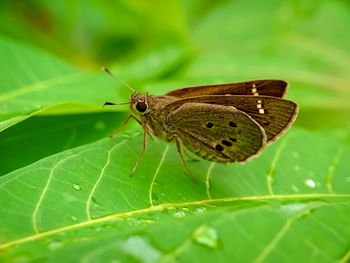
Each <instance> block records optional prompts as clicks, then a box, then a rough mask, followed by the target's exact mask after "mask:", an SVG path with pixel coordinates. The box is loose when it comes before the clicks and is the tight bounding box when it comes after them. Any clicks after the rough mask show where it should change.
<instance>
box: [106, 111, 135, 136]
mask: <svg viewBox="0 0 350 263" xmlns="http://www.w3.org/2000/svg"><path fill="white" fill-rule="evenodd" d="M130 118H133V119H135V120H136V121H137V122H138V123H139V124H140V125H142V124H141V121H140V120H139V119H138V118H136V117H135V116H134V115H132V114H130V115H129V116H128V117H126V119H125V121H124V122H123V123H122V125H120V126H119V127H118V129H116V130H115V131H114V132H112V133H111V134H110V135H108V137H111V138H112V137H113V136H114V135H116V134H117V133H118V132H119V131H120V129H121V128H123V127H124V125H125V124H127V123H128V121H129V119H130Z"/></svg>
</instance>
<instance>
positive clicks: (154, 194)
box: [152, 193, 159, 202]
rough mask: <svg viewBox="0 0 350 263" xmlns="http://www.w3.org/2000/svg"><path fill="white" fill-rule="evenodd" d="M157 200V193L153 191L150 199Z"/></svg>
mask: <svg viewBox="0 0 350 263" xmlns="http://www.w3.org/2000/svg"><path fill="white" fill-rule="evenodd" d="M158 200H159V197H158V195H157V194H156V193H153V194H152V201H153V202H156V201H158Z"/></svg>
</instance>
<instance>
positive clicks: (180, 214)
mask: <svg viewBox="0 0 350 263" xmlns="http://www.w3.org/2000/svg"><path fill="white" fill-rule="evenodd" d="M173 216H174V217H176V218H182V217H185V216H186V214H185V212H184V211H182V210H179V211H175V212H174V213H173Z"/></svg>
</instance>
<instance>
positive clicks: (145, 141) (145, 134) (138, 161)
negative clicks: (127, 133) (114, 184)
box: [129, 123, 148, 176]
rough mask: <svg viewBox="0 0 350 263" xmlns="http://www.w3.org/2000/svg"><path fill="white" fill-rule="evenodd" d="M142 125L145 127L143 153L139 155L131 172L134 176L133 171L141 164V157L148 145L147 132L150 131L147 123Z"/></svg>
mask: <svg viewBox="0 0 350 263" xmlns="http://www.w3.org/2000/svg"><path fill="white" fill-rule="evenodd" d="M141 125H142V127H143V129H144V133H143V148H142V151H141V154H140V156H139V159H138V160H137V162H136V164H135V166H134V168H133V169H132V171H131V173H130V174H129V176H132V175H133V173H134V172H135V170H136V168H137V166H138V165H139V163H140V161H141V157H142V155H143V153H144V151H145V150H146V147H147V133H148V131H147V125H146V124H145V123H141Z"/></svg>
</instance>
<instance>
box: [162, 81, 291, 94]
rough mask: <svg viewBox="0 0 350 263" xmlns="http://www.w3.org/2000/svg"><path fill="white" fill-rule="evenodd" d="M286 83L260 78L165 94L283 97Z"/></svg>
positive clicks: (184, 89) (189, 88)
mask: <svg viewBox="0 0 350 263" xmlns="http://www.w3.org/2000/svg"><path fill="white" fill-rule="evenodd" d="M287 88H288V83H287V82H285V81H283V80H275V79H262V80H253V81H244V82H236V83H227V84H216V85H204V86H194V87H187V88H182V89H176V90H172V91H170V92H168V93H166V94H165V95H168V96H173V97H177V98H189V97H194V96H203V95H227V94H229V95H256V96H259V95H260V96H271V97H277V98H283V97H284V95H285V93H286V91H287Z"/></svg>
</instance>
